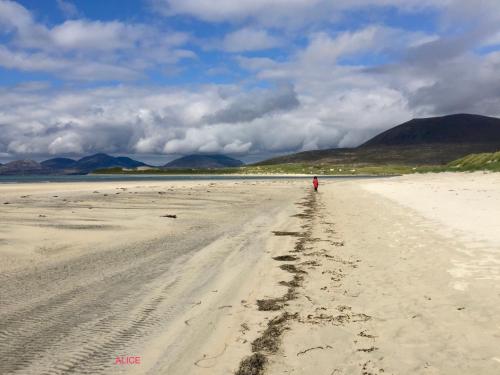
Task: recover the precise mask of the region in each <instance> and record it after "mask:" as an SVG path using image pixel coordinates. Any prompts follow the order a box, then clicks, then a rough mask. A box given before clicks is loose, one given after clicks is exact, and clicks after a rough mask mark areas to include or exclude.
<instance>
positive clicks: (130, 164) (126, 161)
mask: <svg viewBox="0 0 500 375" xmlns="http://www.w3.org/2000/svg"><path fill="white" fill-rule="evenodd" d="M141 166H146V164H145V163H142V162H140V161H137V160H133V159H130V158H127V157H124V156H120V157H113V156H110V155H107V154H95V155H91V156H86V157H84V158H81V159H80V160H78V161H77V162H76V163H75V165H74V166H73V167H72V169H76V170H77V171H78V172H79V173H90V172H92V171H95V170H96V169H102V168H115V167H120V168H136V167H141Z"/></svg>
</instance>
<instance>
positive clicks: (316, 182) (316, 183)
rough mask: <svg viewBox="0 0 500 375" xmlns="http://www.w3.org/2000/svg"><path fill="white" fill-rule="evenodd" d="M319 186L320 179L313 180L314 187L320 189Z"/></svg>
mask: <svg viewBox="0 0 500 375" xmlns="http://www.w3.org/2000/svg"><path fill="white" fill-rule="evenodd" d="M318 185H319V182H318V179H317V178H315V179H313V186H314V188H315V189H317V188H318Z"/></svg>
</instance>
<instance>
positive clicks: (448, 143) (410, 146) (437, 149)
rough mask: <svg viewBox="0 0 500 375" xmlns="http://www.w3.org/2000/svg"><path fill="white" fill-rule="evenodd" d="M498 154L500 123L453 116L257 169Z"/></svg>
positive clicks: (413, 123)
mask: <svg viewBox="0 0 500 375" xmlns="http://www.w3.org/2000/svg"><path fill="white" fill-rule="evenodd" d="M498 150H500V119H497V118H494V117H487V116H480V115H471V114H456V115H449V116H442V117H430V118H422V119H414V120H411V121H408V122H405V123H404V124H401V125H398V126H396V127H393V128H391V129H389V130H387V131H384V132H383V133H381V134H379V135H377V136H375V137H373V138H372V139H370V140H369V141H367V142H365V143H364V144H362V145H361V146H359V147H356V148H336V149H329V150H316V151H305V152H300V153H297V154H291V155H285V156H281V157H277V158H273V159H268V160H265V161H262V162H259V163H256V165H269V164H281V163H316V164H318V163H325V164H337V165H341V164H349V165H377V164H406V165H429V164H434V165H435V164H446V163H449V162H451V161H453V160H456V159H459V158H462V157H464V156H466V155H469V154H474V153H482V152H495V151H498Z"/></svg>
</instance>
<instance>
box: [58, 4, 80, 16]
mask: <svg viewBox="0 0 500 375" xmlns="http://www.w3.org/2000/svg"><path fill="white" fill-rule="evenodd" d="M57 6H58V7H59V9H60V10H61V12H62V13H63V14H64V15H65V16H66V17H67V18H73V17H77V16H79V15H80V12H79V11H78V9H77V7H76V5H75V4H73V3H72V2H70V1H65V0H57Z"/></svg>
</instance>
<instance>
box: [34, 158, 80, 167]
mask: <svg viewBox="0 0 500 375" xmlns="http://www.w3.org/2000/svg"><path fill="white" fill-rule="evenodd" d="M40 164H41V165H43V166H44V167H47V168H53V169H69V168H73V167H75V165H76V160H73V159H68V158H54V159H48V160H45V161H42V162H41V163H40Z"/></svg>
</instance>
